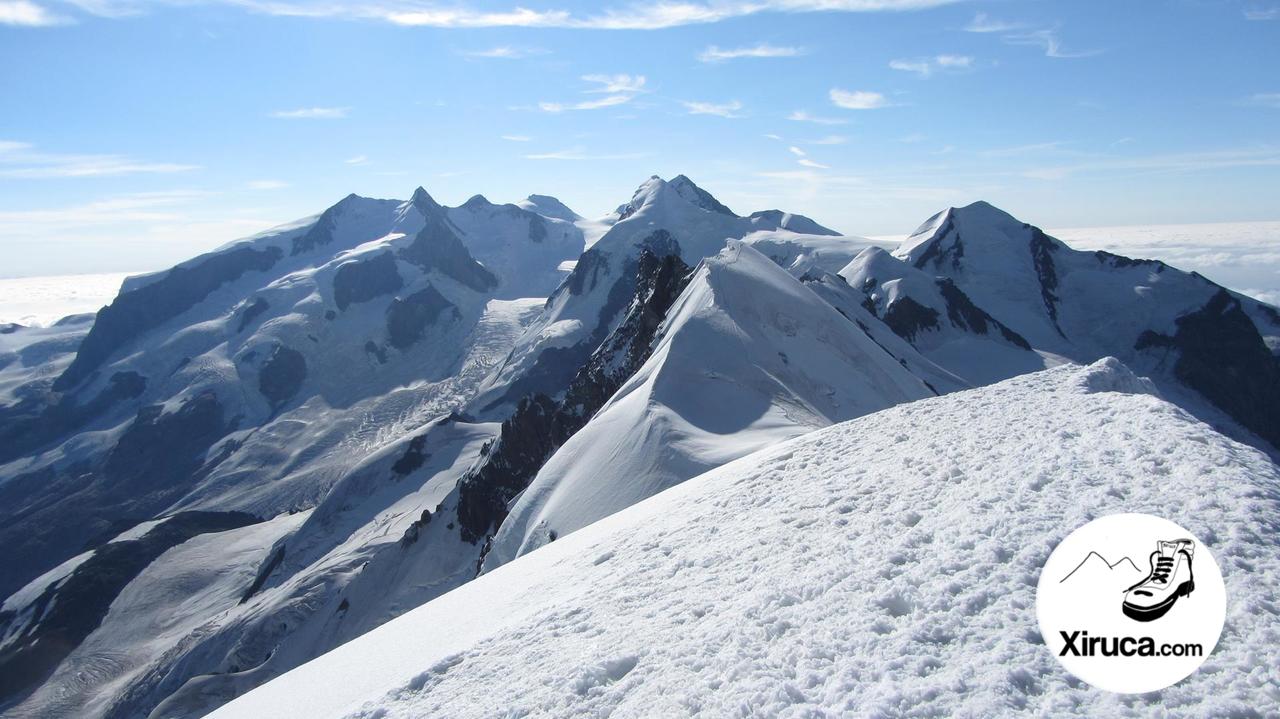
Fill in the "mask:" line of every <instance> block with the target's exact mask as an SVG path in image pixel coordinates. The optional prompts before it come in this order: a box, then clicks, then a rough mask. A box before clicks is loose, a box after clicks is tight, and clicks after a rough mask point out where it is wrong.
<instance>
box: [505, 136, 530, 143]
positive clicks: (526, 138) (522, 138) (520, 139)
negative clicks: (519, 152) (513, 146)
mask: <svg viewBox="0 0 1280 719" xmlns="http://www.w3.org/2000/svg"><path fill="white" fill-rule="evenodd" d="M502 139H503V140H506V141H507V142H529V141H531V140H533V138H532V137H529V136H528V135H502Z"/></svg>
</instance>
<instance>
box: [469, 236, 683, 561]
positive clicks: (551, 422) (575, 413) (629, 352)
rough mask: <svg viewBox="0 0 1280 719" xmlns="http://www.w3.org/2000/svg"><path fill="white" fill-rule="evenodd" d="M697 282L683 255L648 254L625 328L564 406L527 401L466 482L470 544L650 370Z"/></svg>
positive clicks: (580, 377) (580, 374)
mask: <svg viewBox="0 0 1280 719" xmlns="http://www.w3.org/2000/svg"><path fill="white" fill-rule="evenodd" d="M689 274H690V273H689V268H688V266H686V265H685V264H684V262H682V261H681V260H680V256H679V255H678V254H674V255H666V256H664V257H661V258H659V257H658V256H656V255H654V254H653V253H651V252H649V251H648V250H645V251H643V252H642V253H641V254H640V257H639V259H638V261H637V267H636V273H635V279H634V280H633V282H631V283H626V284H629V285H631V287H632V288H633V289H632V299H631V304H630V305H629V306H628V307H627V309H626V311H625V313H624V314H623V317H622V320H621V321H620V322H619V323H618V326H617V328H616V329H614V330H613V332H611V333H610V334H609V335H607V336H606V337H605V339H604V341H603V342H601V343H600V345H599V347H597V348H596V350H595V351H594V352H593V353H592V354H591V356H590V358H589V359H588V360H587V362H586V363H585V364H584V365H583V366H582V367H581V368H580V369H579V370H578V371H577V373H576V374H575V375H574V376H573V379H572V380H571V381H570V383H569V387H568V389H567V390H565V393H564V399H562V400H561V401H560V402H558V403H557V402H555V401H554V400H552V399H551V398H550V397H548V396H547V395H545V394H533V395H529V396H526V397H524V398H523V399H522V400H521V401H520V403H519V404H518V405H517V407H516V411H515V413H514V414H513V415H512V416H511V417H510V418H508V419H507V420H506V421H504V422H503V423H502V429H501V432H500V434H499V436H498V438H497V439H496V440H494V441H493V442H491V443H490V444H489V445H488V446H486V448H485V452H484V455H483V457H482V458H481V459H480V461H479V462H477V464H476V466H475V467H473V468H472V469H471V470H469V471H468V472H467V474H466V475H465V476H464V477H463V478H462V480H461V481H460V482H459V485H458V524H459V527H460V531H461V534H462V538H463V539H464V540H466V541H468V542H471V543H473V544H474V543H477V542H479V541H481V540H482V539H485V538H486V537H488V536H489V535H490V533H491V532H493V531H494V529H495V528H496V527H497V526H498V525H499V524H501V523H502V520H503V519H505V518H506V516H507V506H508V505H509V504H510V502H511V500H512V499H513V498H514V497H515V496H516V495H517V494H519V493H520V492H521V491H523V490H524V488H525V487H527V486H529V482H531V481H533V478H534V476H535V475H536V474H537V472H538V470H539V469H540V468H541V467H542V465H543V464H545V463H546V461H547V459H548V458H550V456H551V455H552V454H553V453H554V452H555V451H556V449H558V448H559V447H560V446H561V445H563V444H564V443H565V442H566V441H567V440H568V439H569V438H570V437H572V436H573V435H574V433H576V432H577V431H578V430H579V429H581V428H582V427H583V426H584V425H586V423H587V421H588V420H590V419H591V417H592V416H594V415H595V413H596V412H597V411H598V410H599V409H600V408H601V407H602V406H604V403H605V402H606V401H608V399H609V397H611V396H613V393H614V392H616V391H617V390H618V388H619V387H621V386H622V383H623V382H625V381H626V380H627V379H628V378H630V377H631V375H632V374H634V373H635V371H636V370H638V369H639V368H640V366H641V365H642V364H644V362H645V360H647V359H648V357H649V353H650V351H651V347H652V343H653V340H654V336H655V334H656V333H657V330H658V327H659V326H660V325H661V323H662V320H663V319H665V318H666V314H667V311H668V310H669V309H670V308H671V305H672V304H674V303H675V300H676V298H677V297H678V296H679V295H680V292H681V291H683V290H684V287H685V285H686V284H687V283H688V280H689ZM618 284H619V285H623V282H622V281H619V283H618ZM624 286H625V285H624Z"/></svg>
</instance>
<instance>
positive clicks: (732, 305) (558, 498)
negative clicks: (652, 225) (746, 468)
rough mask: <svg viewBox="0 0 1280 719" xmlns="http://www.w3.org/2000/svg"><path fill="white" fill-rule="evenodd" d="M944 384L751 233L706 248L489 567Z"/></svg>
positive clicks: (505, 531) (523, 505)
mask: <svg viewBox="0 0 1280 719" xmlns="http://www.w3.org/2000/svg"><path fill="white" fill-rule="evenodd" d="M933 394H934V393H933V391H931V390H930V389H929V387H928V386H927V385H925V383H924V382H922V381H921V380H920V379H919V378H918V377H916V376H914V375H912V374H911V373H910V372H909V371H908V370H907V369H906V368H905V367H903V366H902V365H900V364H899V363H898V361H897V360H896V359H895V358H894V357H893V356H891V355H890V354H889V353H888V352H886V351H885V350H884V349H883V348H882V347H880V346H879V345H877V344H876V343H875V342H874V341H873V340H872V339H871V338H870V337H868V336H867V335H866V334H865V333H864V332H863V330H861V329H859V327H858V326H857V325H856V324H854V323H853V322H851V321H849V319H848V318H846V317H844V316H842V315H841V314H840V313H839V312H837V311H835V310H834V309H833V308H832V307H831V306H830V305H828V304H826V303H825V302H823V301H822V300H821V299H819V297H818V296H817V295H815V294H814V293H812V292H811V291H809V289H808V288H806V287H805V286H804V285H802V284H801V283H800V282H799V281H797V280H796V279H795V278H793V277H791V276H790V275H789V274H787V272H786V271H785V270H783V269H782V268H781V267H779V266H778V265H776V264H775V263H774V262H773V261H771V260H770V259H768V258H766V257H765V256H764V255H762V254H760V253H759V252H757V251H756V250H754V249H752V247H751V246H749V245H747V244H746V243H745V242H737V241H730V242H729V245H728V246H727V247H726V248H725V249H724V250H722V251H721V252H720V253H719V254H718V255H716V256H715V257H712V258H708V259H707V260H704V261H703V262H702V264H701V265H700V266H699V267H698V269H697V271H696V272H695V274H694V277H693V279H692V280H691V281H690V283H689V285H688V287H687V288H686V289H685V290H684V293H683V294H682V295H681V296H680V299H679V300H678V301H677V303H676V305H675V306H674V307H672V309H671V311H670V313H669V315H668V318H667V322H666V326H665V327H664V329H663V332H662V335H661V338H660V339H658V340H656V342H655V346H654V349H653V354H652V356H651V357H650V358H649V360H648V362H647V363H646V364H645V365H644V366H643V367H641V368H640V369H639V370H638V371H637V372H636V373H635V374H634V375H632V377H631V379H630V380H629V381H628V382H627V383H626V384H624V385H623V386H622V387H621V388H620V389H619V390H618V391H617V392H616V393H614V395H613V397H612V399H610V400H609V402H608V404H606V405H605V406H604V408H602V409H601V410H600V411H599V412H598V413H597V414H596V415H595V417H594V418H592V420H591V422H590V423H589V424H588V425H587V426H586V427H585V428H584V429H582V430H581V431H579V432H578V433H577V434H576V435H574V436H573V438H572V439H570V440H569V441H568V442H567V443H566V444H565V445H564V446H563V447H561V448H560V450H559V451H558V452H556V453H555V455H553V456H552V457H551V459H550V460H549V461H548V462H547V463H546V464H545V465H544V466H543V468H542V470H541V471H540V472H539V473H538V475H537V477H536V478H535V479H534V480H533V482H532V483H531V484H530V485H529V487H528V489H526V490H525V492H524V493H523V494H522V495H521V496H520V498H519V500H517V502H516V504H515V506H514V508H513V509H512V510H511V514H510V515H509V516H508V517H507V519H506V521H505V522H503V524H502V528H501V530H500V531H499V532H498V533H497V535H496V536H495V537H494V540H493V548H492V550H491V551H490V552H489V554H488V555H487V556H486V557H485V568H486V569H489V568H492V567H494V566H497V565H499V564H501V563H502V562H506V561H510V560H511V559H513V558H515V557H516V556H518V555H519V554H523V553H525V552H528V551H530V550H532V549H534V548H537V547H539V546H541V545H543V544H546V543H547V542H548V541H550V540H551V539H552V538H554V537H556V536H564V535H565V534H568V533H569V532H572V531H576V530H578V529H580V528H581V527H584V526H586V525H588V524H590V523H592V522H594V521H596V520H598V519H601V518H603V517H606V516H608V515H610V514H613V513H614V512H617V511H619V510H621V509H625V508H626V507H629V506H631V505H632V504H635V503H636V502H638V501H640V500H642V499H644V498H646V497H649V496H651V495H653V494H656V493H658V492H660V491H662V490H663V489H666V488H668V487H671V486H674V485H675V484H678V483H680V482H682V481H684V480H686V479H688V478H690V477H693V476H695V475H698V474H701V473H703V472H705V471H706V470H708V469H711V468H713V467H716V466H719V465H721V464H724V463H726V462H728V461H730V460H733V459H736V458H738V457H741V456H743V455H745V454H749V453H750V452H753V451H755V450H757V449H760V448H762V447H766V446H768V445H770V444H774V443H776V442H779V441H782V440H784V439H788V438H790V437H794V436H796V435H798V434H803V433H805V432H810V431H812V430H814V429H817V428H819V427H824V426H827V425H829V424H832V423H833V422H839V421H842V420H846V419H851V418H853V417H858V416H861V415H864V414H869V413H871V412H875V411H877V410H880V409H884V408H885V407H889V406H892V405H895V404H899V403H902V402H909V401H912V400H916V399H921V398H924V397H928V396H932V395H933Z"/></svg>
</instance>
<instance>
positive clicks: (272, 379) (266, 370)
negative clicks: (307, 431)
mask: <svg viewBox="0 0 1280 719" xmlns="http://www.w3.org/2000/svg"><path fill="white" fill-rule="evenodd" d="M306 378H307V358H306V357H303V356H302V353H301V352H299V351H297V350H295V349H292V348H289V347H285V346H284V345H277V346H276V348H275V350H273V351H272V353H271V356H270V357H268V358H267V361H266V362H265V363H264V364H263V365H262V369H261V370H260V371H259V372H258V391H259V392H261V393H262V396H263V397H266V398H267V400H268V401H269V402H271V408H272V409H279V408H280V405H282V404H284V403H285V402H288V401H289V400H290V399H293V396H294V395H295V394H297V393H298V390H299V389H301V388H302V382H303V380H305V379H306Z"/></svg>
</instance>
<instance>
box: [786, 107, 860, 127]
mask: <svg viewBox="0 0 1280 719" xmlns="http://www.w3.org/2000/svg"><path fill="white" fill-rule="evenodd" d="M787 119H788V120H791V121H793V122H812V123H814V124H815V125H843V124H845V123H847V122H848V120H846V119H844V118H842V117H821V116H818V115H811V114H809V113H808V112H807V111H805V110H796V111H795V112H793V113H791V114H790V115H787Z"/></svg>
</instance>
